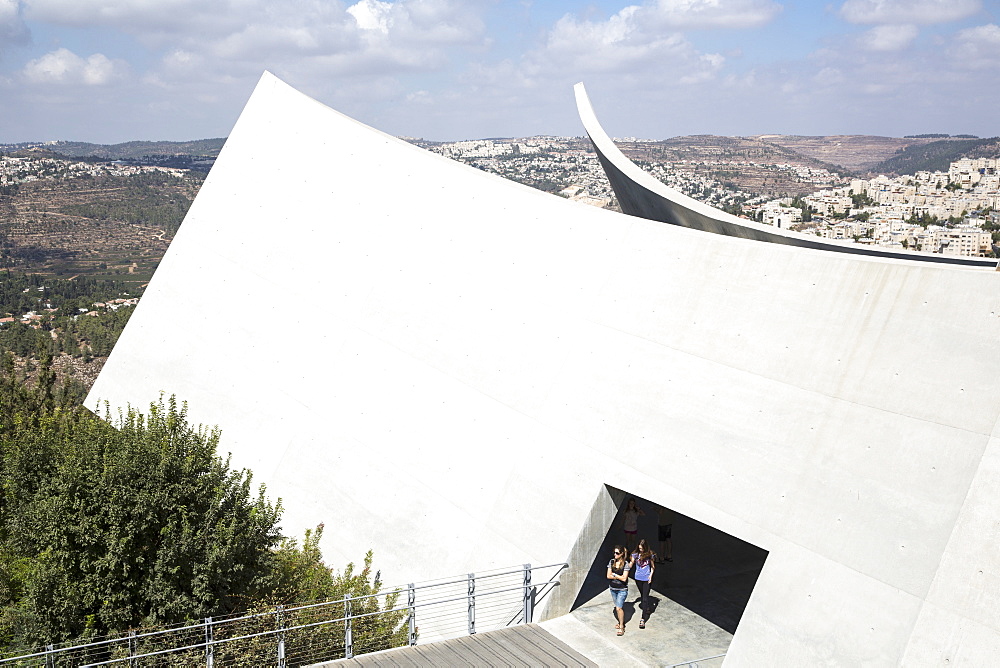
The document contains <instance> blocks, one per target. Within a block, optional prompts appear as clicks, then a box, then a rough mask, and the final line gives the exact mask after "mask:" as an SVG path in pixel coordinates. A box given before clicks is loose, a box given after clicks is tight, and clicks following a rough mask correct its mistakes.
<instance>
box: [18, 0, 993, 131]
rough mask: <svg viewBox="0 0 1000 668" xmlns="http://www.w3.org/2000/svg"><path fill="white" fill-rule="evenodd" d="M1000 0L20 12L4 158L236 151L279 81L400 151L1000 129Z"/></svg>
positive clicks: (101, 4) (309, 4)
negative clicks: (542, 137) (580, 89)
mask: <svg viewBox="0 0 1000 668" xmlns="http://www.w3.org/2000/svg"><path fill="white" fill-rule="evenodd" d="M998 64H1000V0H835V1H833V2H828V3H823V2H807V1H793V0H647V1H645V2H637V3H634V4H630V3H627V2H619V1H612V0H595V1H593V2H586V3H584V2H569V1H553V2H539V1H531V0H395V1H394V2H387V1H382V0H359V1H357V2H352V1H350V0H348V1H347V2H335V1H330V0H0V142H16V141H36V140H49V139H69V140H80V141H94V142H119V141H128V140H133V139H173V140H181V139H197V138H204V137H218V136H226V135H227V134H228V133H229V131H230V129H231V128H232V126H233V124H234V123H235V122H236V119H237V117H238V116H239V112H240V110H241V109H242V107H243V105H244V104H245V102H246V100H247V98H248V97H249V95H250V93H251V92H252V90H253V87H254V85H255V83H256V81H257V79H258V78H259V77H260V74H261V73H262V72H263V71H264V70H265V69H266V70H270V71H272V72H273V73H274V74H276V75H277V76H279V77H281V78H282V79H284V80H285V81H287V82H288V83H290V84H291V85H293V86H295V87H296V88H298V89H300V90H302V91H303V92H305V93H307V94H309V95H311V96H313V97H315V98H317V99H319V100H320V101H322V102H324V103H326V104H328V105H330V106H332V107H334V108H335V109H337V110H339V111H342V112H343V113H345V114H348V115H350V116H352V117H354V118H357V119H358V120H360V121H362V122H364V123H367V124H369V125H372V126H374V127H377V128H378V129H380V130H383V131H385V132H389V133H392V134H396V135H408V136H416V137H425V138H427V139H436V140H455V139H467V138H479V137H503V136H523V135H532V134H554V135H579V134H582V128H581V126H580V124H579V121H578V120H577V118H576V112H575V108H574V103H573V94H572V85H573V84H574V83H575V82H577V81H584V82H585V83H586V85H587V89H588V91H589V92H590V96H591V100H592V101H593V103H594V108H595V110H596V111H597V114H598V117H599V118H601V120H602V122H603V124H604V126H605V128H606V129H607V130H608V132H609V133H611V134H613V135H616V136H637V137H643V138H652V139H664V138H668V137H673V136H677V135H687V134H719V135H752V134H767V133H776V134H806V135H832V134H880V135H889V136H902V135H904V134H916V133H925V132H946V133H951V134H958V133H971V134H976V135H980V136H994V135H998V134H1000V127H998V122H997V118H998V114H997V110H998V109H1000V85H998V84H1000V67H998Z"/></svg>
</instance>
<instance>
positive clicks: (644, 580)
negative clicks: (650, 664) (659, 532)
mask: <svg viewBox="0 0 1000 668" xmlns="http://www.w3.org/2000/svg"><path fill="white" fill-rule="evenodd" d="M632 562H633V563H634V564H635V575H634V576H632V577H634V578H635V583H636V584H637V585H638V586H639V596H640V598H641V599H642V619H640V620H639V628H640V629H644V628H646V620H647V619H649V587H650V585H651V584H652V582H653V571H654V570H656V553H654V552H653V551H652V550H650V549H649V544H648V543H646V539H645V538H643V539H642V540H640V541H639V547H638V548H637V549H636V551H635V552H633V553H632Z"/></svg>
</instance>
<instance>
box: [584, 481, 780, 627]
mask: <svg viewBox="0 0 1000 668" xmlns="http://www.w3.org/2000/svg"><path fill="white" fill-rule="evenodd" d="M625 498H626V501H625V502H623V503H622V504H621V506H619V508H618V515H617V516H616V518H615V521H614V523H613V524H612V526H611V528H610V529H609V530H608V533H607V535H606V536H605V539H604V542H603V544H602V545H601V548H600V550H599V551H598V553H597V554H596V555H595V557H594V561H593V563H592V564H591V567H590V571H589V572H588V574H587V578H586V580H585V581H584V583H583V586H582V587H581V589H580V593H579V594H578V595H577V597H576V600H575V601H574V602H573V607H572V609H573V610H575V609H577V608H579V607H580V606H582V605H584V604H586V603H587V602H589V601H591V600H592V599H593V598H594V597H595V596H597V595H599V594H600V593H601V592H605V591H607V589H608V581H607V564H608V561H609V560H610V559H611V557H612V553H613V552H614V546H615V545H623V544H624V542H625V534H624V532H623V530H622V513H623V511H624V508H625V504H626V503H627V499H628V498H630V495H626V497H625ZM634 498H635V500H636V503H637V504H638V505H639V507H640V508H641V509H643V510H644V511H645V513H646V514H645V516H643V517H640V518H639V538H645V539H646V540H647V541H648V542H649V544H650V546H651V547H653V549H654V550H659V541H657V531H656V530H657V527H656V524H657V521H656V520H657V517H656V504H655V503H653V502H651V501H649V500H647V499H642V498H640V497H634ZM672 514H673V518H672V524H673V532H672V533H673V559H674V560H673V562H667V563H660V564H656V572H655V575H654V577H653V587H652V588H653V591H654V592H656V593H658V594H660V595H661V596H663V597H665V598H667V599H669V600H671V601H673V602H674V603H677V604H679V605H681V606H683V607H684V608H687V609H688V610H690V611H691V612H693V613H695V614H696V615H698V616H700V617H702V618H704V619H706V620H707V621H709V622H711V623H712V624H715V625H716V626H718V627H719V628H721V629H724V630H725V631H727V632H729V633H730V634H734V633H736V627H737V625H739V623H740V618H741V617H742V616H743V611H744V610H745V609H746V606H747V603H748V602H749V600H750V594H751V593H752V592H753V588H754V585H755V584H756V583H757V578H758V577H759V576H760V572H761V569H763V567H764V560H765V559H767V551H766V550H762V549H761V548H759V547H757V546H755V545H751V544H750V543H747V542H745V541H742V540H740V539H739V538H736V537H735V536H730V535H729V534H727V533H725V532H724V531H720V530H718V529H715V528H713V527H711V526H708V525H707V524H703V523H702V522H699V521H697V520H695V519H692V518H690V517H687V516H686V515H682V514H680V513H677V512H673V513H672ZM661 556H662V555H661ZM630 587H631V590H630V591H631V592H632V593H630V598H631V597H633V596H634V592H635V590H636V586H635V584H634V583H630ZM607 598H608V615H609V616H611V615H612V614H613V608H612V605H611V596H610V594H609V595H608V597H607ZM650 599H651V600H650V604H651V605H650V608H651V610H650V615H651V616H652V615H655V612H656V607H657V604H658V603H659V602H660V601H659V599H658V598H656V597H654V596H652V595H651V596H650ZM654 599H655V600H654ZM636 605H637V604H635V603H632V602H631V601H630V602H629V603H626V608H625V614H626V618H627V619H631V617H632V616H635V615H636V614H641V612H639V611H638V610H637V608H636Z"/></svg>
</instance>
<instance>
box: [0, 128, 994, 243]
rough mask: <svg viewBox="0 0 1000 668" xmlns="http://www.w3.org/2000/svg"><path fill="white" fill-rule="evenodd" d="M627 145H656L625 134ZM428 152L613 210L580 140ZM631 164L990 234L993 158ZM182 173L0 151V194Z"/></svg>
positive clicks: (824, 220)
mask: <svg viewBox="0 0 1000 668" xmlns="http://www.w3.org/2000/svg"><path fill="white" fill-rule="evenodd" d="M616 141H620V142H622V143H625V144H628V145H630V146H633V147H635V146H640V145H645V146H655V145H656V144H657V142H653V141H642V140H636V139H634V138H625V139H621V140H616ZM425 147H426V148H427V149H428V150H431V151H433V152H436V153H438V154H440V155H443V156H445V157H448V158H452V159H454V160H458V161H461V162H464V163H466V164H469V165H472V166H474V167H477V168H479V169H482V170H484V171H487V172H491V173H494V174H497V175H499V176H502V177H504V178H507V179H510V180H513V181H517V182H519V183H523V184H526V185H529V186H532V187H534V188H538V189H541V190H545V191H547V192H551V193H554V194H557V195H560V196H562V197H565V198H567V199H570V200H572V201H575V202H579V203H582V204H587V205H591V206H597V207H604V208H611V209H616V208H617V203H616V201H615V198H614V193H613V192H612V190H611V187H610V184H609V183H608V180H607V177H606V176H605V174H604V171H603V169H602V168H601V165H600V163H599V162H598V161H597V159H596V158H595V155H594V153H593V149H592V147H591V146H590V142H589V141H588V140H587V139H586V138H583V137H551V136H536V137H526V138H518V139H479V140H467V141H459V142H452V143H440V144H438V143H427V144H425ZM635 162H636V163H637V164H638V165H639V167H640V168H642V169H644V170H645V171H647V172H649V173H650V174H651V175H652V176H654V177H655V178H657V179H658V180H660V181H661V182H663V183H664V184H666V185H667V186H669V187H671V188H674V189H675V190H678V191H679V192H681V193H683V194H685V195H688V196H690V197H693V198H695V199H698V200H700V201H703V202H705V203H707V204H710V205H711V206H714V207H717V208H719V209H721V210H723V211H726V212H729V213H731V214H734V215H738V216H742V217H746V218H748V219H751V220H755V221H758V222H761V223H764V224H767V225H774V226H776V227H779V228H783V229H788V230H792V231H797V232H801V233H805V234H812V235H816V236H820V237H824V238H827V239H837V240H843V241H848V242H854V243H859V244H873V245H878V246H884V247H890V248H901V249H910V250H920V251H924V252H932V253H944V254H948V255H967V256H990V255H992V243H993V242H994V241H997V240H998V238H997V237H1000V232H998V231H1000V212H998V209H1000V173H998V163H1000V160H998V159H987V158H977V159H970V158H965V159H961V160H958V161H955V162H953V163H951V166H950V168H949V169H948V171H947V172H928V171H919V172H917V173H915V174H913V175H904V176H896V177H890V176H885V175H878V176H875V177H874V178H870V179H862V178H850V177H847V176H844V175H841V174H838V173H836V172H832V171H829V170H827V169H823V168H818V167H815V166H809V165H805V164H793V163H785V162H776V163H757V162H752V163H748V162H747V161H746V160H740V159H734V158H726V157H719V158H711V157H708V158H706V157H700V158H697V159H690V160H688V159H672V160H642V159H635ZM748 169H753V170H756V171H757V172H758V173H764V174H768V173H771V174H774V175H775V176H776V177H778V176H780V177H781V178H782V179H783V182H784V183H793V184H797V186H798V187H799V189H800V192H805V193H809V192H811V193H812V194H806V195H802V196H795V197H791V196H789V197H781V198H776V199H775V198H770V197H766V196H764V195H762V194H761V193H759V192H749V191H746V190H741V189H740V187H739V186H737V185H736V184H735V183H734V182H733V178H734V177H735V176H736V175H738V174H740V173H741V171H744V172H745V171H746V170H748ZM185 171H186V170H183V169H176V168H170V167H162V166H150V165H126V164H121V163H119V162H88V161H79V160H67V159H61V158H55V157H48V156H21V157H14V156H9V155H0V194H3V193H4V190H5V189H9V188H11V187H14V188H16V187H17V186H18V185H20V184H24V183H28V182H31V181H37V180H41V179H46V178H52V179H76V178H86V177H95V176H101V175H111V176H129V175H136V174H143V173H147V172H162V173H166V174H170V175H173V176H182V175H183V174H184V173H185Z"/></svg>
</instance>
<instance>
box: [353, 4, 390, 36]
mask: <svg viewBox="0 0 1000 668" xmlns="http://www.w3.org/2000/svg"><path fill="white" fill-rule="evenodd" d="M347 13H348V14H350V15H351V16H353V17H354V20H355V21H357V22H358V27H359V28H361V29H362V30H377V31H379V32H382V33H388V32H389V22H390V21H391V19H392V17H391V14H392V5H391V4H389V3H388V2H381V0H361V2H359V3H357V4H356V5H351V6H350V7H348V8H347Z"/></svg>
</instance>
